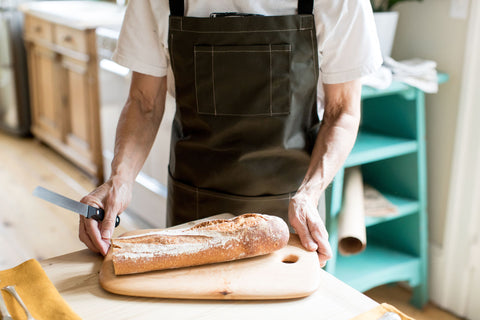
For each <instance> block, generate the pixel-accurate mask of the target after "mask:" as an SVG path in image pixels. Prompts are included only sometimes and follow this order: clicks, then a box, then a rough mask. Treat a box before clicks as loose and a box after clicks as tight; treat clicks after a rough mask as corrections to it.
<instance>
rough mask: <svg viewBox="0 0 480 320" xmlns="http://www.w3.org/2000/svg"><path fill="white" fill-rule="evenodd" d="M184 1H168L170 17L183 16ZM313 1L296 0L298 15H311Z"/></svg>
mask: <svg viewBox="0 0 480 320" xmlns="http://www.w3.org/2000/svg"><path fill="white" fill-rule="evenodd" d="M183 1H184V0H169V3H170V15H172V16H179V17H183V16H184V15H185V8H184V3H183ZM313 1H314V0H298V14H312V12H313Z"/></svg>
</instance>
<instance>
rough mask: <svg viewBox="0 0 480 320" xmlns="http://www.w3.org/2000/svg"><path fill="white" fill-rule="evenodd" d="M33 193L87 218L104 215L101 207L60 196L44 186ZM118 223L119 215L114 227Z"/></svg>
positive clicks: (96, 218) (97, 218) (99, 219)
mask: <svg viewBox="0 0 480 320" xmlns="http://www.w3.org/2000/svg"><path fill="white" fill-rule="evenodd" d="M33 195H34V196H36V197H38V198H40V199H43V200H46V201H48V202H50V203H53V204H55V205H57V206H59V207H62V208H65V209H68V210H70V211H73V212H76V213H78V214H81V215H82V216H84V217H85V218H88V219H94V220H97V221H102V220H103V218H104V217H105V211H103V209H102V208H95V207H92V206H89V205H88V204H85V203H81V202H79V201H75V200H72V199H70V198H67V197H65V196H62V195H61V194H58V193H56V192H53V191H50V190H48V189H45V188H44V187H40V186H38V187H36V188H35V190H33ZM119 224H120V217H119V216H117V219H116V220H115V227H117V226H118V225H119Z"/></svg>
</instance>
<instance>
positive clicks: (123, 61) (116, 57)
mask: <svg viewBox="0 0 480 320" xmlns="http://www.w3.org/2000/svg"><path fill="white" fill-rule="evenodd" d="M112 60H113V61H115V62H116V63H118V64H119V65H122V66H124V67H126V68H128V69H130V70H132V71H134V72H138V73H143V74H147V75H150V76H154V77H164V76H166V75H167V67H162V66H155V65H149V64H145V63H142V62H139V61H138V60H135V59H130V58H129V57H126V56H124V55H122V54H121V53H119V52H118V51H115V52H114V53H113V56H112Z"/></svg>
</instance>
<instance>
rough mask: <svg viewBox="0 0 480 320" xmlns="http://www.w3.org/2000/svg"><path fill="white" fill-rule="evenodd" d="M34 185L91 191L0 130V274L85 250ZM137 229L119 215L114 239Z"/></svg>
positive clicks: (397, 298)
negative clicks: (35, 192)
mask: <svg viewBox="0 0 480 320" xmlns="http://www.w3.org/2000/svg"><path fill="white" fill-rule="evenodd" d="M37 185H42V186H44V187H46V188H50V189H52V190H56V191H58V192H60V193H62V194H64V195H66V196H69V197H71V198H73V199H77V200H78V199H80V198H81V197H82V196H84V195H85V194H87V193H88V192H89V191H90V190H92V189H93V188H94V185H93V183H92V182H91V181H90V180H89V179H88V178H87V177H86V176H85V175H83V173H82V172H81V171H79V170H78V169H77V168H76V167H74V166H73V165H71V164H70V163H69V162H68V161H66V160H65V159H63V158H62V157H60V156H59V155H58V154H57V153H55V152H54V151H52V150H51V149H50V148H48V147H46V146H45V145H43V144H41V143H39V142H38V141H36V140H34V139H31V138H23V139H21V138H16V137H12V136H9V135H5V134H4V133H1V132H0V186H1V187H0V270H3V269H7V268H10V267H13V266H15V265H17V264H19V263H21V262H23V261H25V260H27V259H31V258H36V259H39V260H41V259H45V258H49V257H53V256H57V255H61V254H65V253H68V252H71V251H74V250H80V249H83V248H85V247H84V245H83V244H82V243H81V242H80V241H79V240H78V230H77V228H78V216H77V215H76V214H74V213H70V212H68V211H66V210H64V209H62V208H58V207H56V206H54V205H51V204H49V203H47V202H45V201H43V200H40V199H37V198H35V197H33V196H32V195H31V194H32V191H33V189H34V188H35V187H36V186H37ZM141 227H144V224H142V223H141V222H140V221H138V220H136V219H135V217H132V216H128V215H122V224H121V225H120V226H119V227H118V228H117V229H116V230H115V233H114V236H115V235H118V234H120V233H123V232H125V231H128V230H134V229H138V228H141ZM366 294H367V295H368V296H370V297H371V298H373V299H374V300H376V301H378V302H386V303H390V304H392V305H394V306H395V307H397V308H398V309H400V310H402V311H403V312H405V313H406V314H408V315H410V316H412V317H414V318H415V319H417V320H423V319H435V320H455V319H459V318H457V317H454V316H452V315H451V314H449V313H447V312H445V311H442V310H440V309H439V308H437V307H435V306H434V305H432V304H428V305H427V306H425V308H424V309H423V310H418V309H415V308H414V307H412V306H410V305H409V304H408V300H409V299H410V296H411V292H409V291H408V290H406V289H404V288H402V287H399V286H381V287H378V288H375V289H373V290H370V291H368V292H367V293H366Z"/></svg>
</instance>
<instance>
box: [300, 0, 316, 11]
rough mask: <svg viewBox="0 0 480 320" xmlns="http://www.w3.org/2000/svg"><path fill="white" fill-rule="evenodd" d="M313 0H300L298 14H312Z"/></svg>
mask: <svg viewBox="0 0 480 320" xmlns="http://www.w3.org/2000/svg"><path fill="white" fill-rule="evenodd" d="M312 13H313V0H298V14H312Z"/></svg>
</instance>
